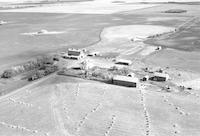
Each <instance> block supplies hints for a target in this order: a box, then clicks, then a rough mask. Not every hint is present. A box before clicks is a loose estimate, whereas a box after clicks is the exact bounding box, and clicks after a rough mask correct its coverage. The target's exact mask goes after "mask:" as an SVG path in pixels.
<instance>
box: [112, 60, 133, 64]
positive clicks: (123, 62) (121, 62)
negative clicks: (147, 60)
mask: <svg viewBox="0 0 200 136" xmlns="http://www.w3.org/2000/svg"><path fill="white" fill-rule="evenodd" d="M115 64H121V65H131V64H132V61H131V60H125V59H117V60H116V61H115Z"/></svg>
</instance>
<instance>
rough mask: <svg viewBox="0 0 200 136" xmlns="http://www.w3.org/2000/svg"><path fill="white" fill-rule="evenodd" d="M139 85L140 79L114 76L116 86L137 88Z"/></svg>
mask: <svg viewBox="0 0 200 136" xmlns="http://www.w3.org/2000/svg"><path fill="white" fill-rule="evenodd" d="M138 83H139V80H138V78H134V77H127V76H120V75H117V76H114V77H113V84H115V85H121V86H126V87H137V85H138Z"/></svg>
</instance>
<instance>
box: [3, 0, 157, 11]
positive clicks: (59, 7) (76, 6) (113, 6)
mask: <svg viewBox="0 0 200 136" xmlns="http://www.w3.org/2000/svg"><path fill="white" fill-rule="evenodd" d="M156 5H157V4H134V5H133V4H131V5H121V4H117V3H112V2H110V1H105V0H96V1H89V2H77V3H62V4H51V5H49V4H48V5H43V6H42V7H33V8H25V9H10V10H1V12H39V13H80V14H112V13H116V12H122V11H129V10H136V9H142V8H148V7H153V6H156Z"/></svg>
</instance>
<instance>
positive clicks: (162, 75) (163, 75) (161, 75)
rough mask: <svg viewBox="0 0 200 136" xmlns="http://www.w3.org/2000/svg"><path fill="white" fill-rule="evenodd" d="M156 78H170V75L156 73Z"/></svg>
mask: <svg viewBox="0 0 200 136" xmlns="http://www.w3.org/2000/svg"><path fill="white" fill-rule="evenodd" d="M154 76H157V77H165V78H169V75H168V74H165V73H159V72H155V73H154Z"/></svg>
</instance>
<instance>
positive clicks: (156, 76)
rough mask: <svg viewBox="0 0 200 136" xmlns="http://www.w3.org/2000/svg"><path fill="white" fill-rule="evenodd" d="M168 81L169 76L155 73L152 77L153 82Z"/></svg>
mask: <svg viewBox="0 0 200 136" xmlns="http://www.w3.org/2000/svg"><path fill="white" fill-rule="evenodd" d="M168 79H169V75H168V74H165V73H159V72H155V73H154V76H153V80H154V81H167V80H168Z"/></svg>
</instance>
